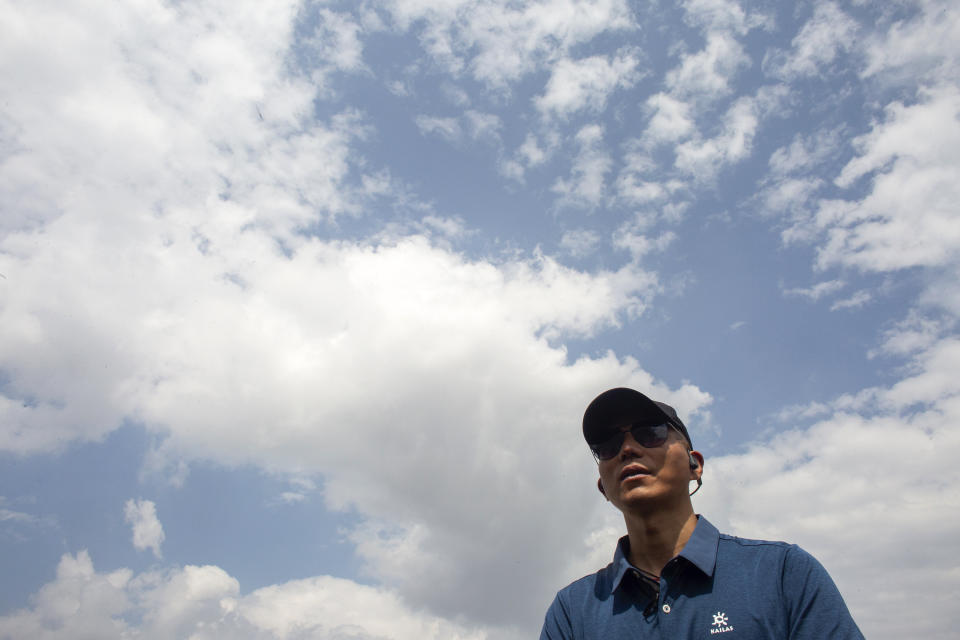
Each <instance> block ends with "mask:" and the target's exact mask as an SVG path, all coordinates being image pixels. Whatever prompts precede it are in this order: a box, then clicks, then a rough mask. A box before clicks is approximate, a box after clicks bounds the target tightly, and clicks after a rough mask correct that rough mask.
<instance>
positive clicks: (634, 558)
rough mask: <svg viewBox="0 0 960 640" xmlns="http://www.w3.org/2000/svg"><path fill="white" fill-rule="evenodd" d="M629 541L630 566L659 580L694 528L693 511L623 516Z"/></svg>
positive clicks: (695, 521)
mask: <svg viewBox="0 0 960 640" xmlns="http://www.w3.org/2000/svg"><path fill="white" fill-rule="evenodd" d="M624 519H625V520H626V523H627V535H628V536H629V538H630V557H629V560H630V563H631V564H632V565H633V566H635V567H637V568H638V569H642V570H644V571H648V572H650V573H652V574H654V575H657V576H659V575H660V571H661V569H663V567H664V565H666V564H667V562H669V561H670V559H671V558H673V557H674V556H676V555H677V554H678V553H680V551H681V550H682V549H683V547H684V546H685V545H686V544H687V540H689V539H690V536H691V535H693V530H694V528H695V527H696V526H697V516H696V515H695V514H694V513H693V509H692V508H691V509H689V510H683V511H672V512H657V513H646V514H643V515H637V514H625V516H624Z"/></svg>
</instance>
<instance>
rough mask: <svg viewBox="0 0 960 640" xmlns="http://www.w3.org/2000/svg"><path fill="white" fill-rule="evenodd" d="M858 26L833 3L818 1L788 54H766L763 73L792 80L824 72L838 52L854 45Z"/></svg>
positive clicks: (778, 52) (776, 52)
mask: <svg viewBox="0 0 960 640" xmlns="http://www.w3.org/2000/svg"><path fill="white" fill-rule="evenodd" d="M858 31H859V29H858V25H857V23H856V21H854V20H853V19H852V18H851V17H850V16H848V15H847V14H846V13H844V11H843V10H842V9H840V7H838V6H837V5H836V4H835V3H833V2H820V3H819V4H817V6H816V7H815V8H814V11H813V16H812V17H811V18H810V20H808V21H807V22H806V24H804V25H803V28H801V29H800V33H798V34H797V36H796V37H795V38H794V39H793V42H792V43H791V45H792V47H793V48H792V49H791V50H790V51H789V52H784V51H776V50H774V51H773V52H770V53H768V54H767V55H766V56H765V58H764V62H763V67H764V70H765V71H766V72H767V73H769V74H771V75H773V76H775V77H777V78H784V79H794V78H797V77H802V76H810V75H815V74H818V73H824V67H826V66H828V65H829V64H830V63H831V62H833V61H834V60H835V59H836V58H837V56H838V55H839V54H840V52H841V51H844V50H847V49H849V48H851V47H853V46H854V45H855V43H856V42H857V40H858Z"/></svg>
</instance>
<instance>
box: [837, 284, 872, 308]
mask: <svg viewBox="0 0 960 640" xmlns="http://www.w3.org/2000/svg"><path fill="white" fill-rule="evenodd" d="M871 300H873V294H872V293H870V292H869V291H866V290H862V289H861V290H860V291H856V292H854V293H853V295H851V296H850V297H849V298H844V299H843V300H837V301H836V302H834V303H833V304H832V305H830V311H837V310H839V309H859V308H860V307H862V306H863V305H865V304H867V303H868V302H870V301H871Z"/></svg>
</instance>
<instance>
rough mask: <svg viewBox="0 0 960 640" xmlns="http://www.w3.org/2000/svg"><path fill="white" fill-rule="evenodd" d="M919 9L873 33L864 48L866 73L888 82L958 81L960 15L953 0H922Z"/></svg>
mask: <svg viewBox="0 0 960 640" xmlns="http://www.w3.org/2000/svg"><path fill="white" fill-rule="evenodd" d="M914 6H915V7H916V8H917V11H916V12H915V13H914V14H913V15H912V16H910V17H909V18H906V19H901V20H896V21H894V22H893V23H892V24H890V25H889V28H888V29H887V31H885V32H878V33H873V34H871V35H870V37H869V38H867V40H866V43H865V46H864V49H865V53H866V56H867V66H866V68H865V69H864V71H863V74H864V76H866V77H869V78H872V79H877V80H880V81H881V82H884V83H890V84H900V83H904V82H906V83H909V84H910V85H915V84H916V83H917V81H918V80H919V81H920V83H921V84H955V83H956V77H957V65H958V63H960V47H958V46H957V43H958V42H960V15H958V14H957V12H956V11H955V10H954V6H953V4H952V3H951V2H950V0H922V1H921V2H917V3H915V5H914Z"/></svg>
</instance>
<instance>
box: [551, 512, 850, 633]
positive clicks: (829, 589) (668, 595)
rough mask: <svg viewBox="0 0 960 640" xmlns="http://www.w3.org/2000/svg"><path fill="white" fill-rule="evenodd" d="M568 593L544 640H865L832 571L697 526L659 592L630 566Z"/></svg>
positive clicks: (554, 607) (788, 549)
mask: <svg viewBox="0 0 960 640" xmlns="http://www.w3.org/2000/svg"><path fill="white" fill-rule="evenodd" d="M628 550H629V539H628V538H627V537H626V536H624V537H623V538H621V539H620V542H619V543H618V544H617V551H616V553H615V554H614V556H613V562H612V563H610V564H609V565H607V566H606V567H605V568H603V569H601V570H600V571H598V572H597V573H595V574H593V575H590V576H586V577H584V578H581V579H579V580H577V581H576V582H574V583H572V584H571V585H569V586H568V587H566V588H564V589H563V590H561V591H560V592H559V593H558V594H557V597H556V598H555V599H554V601H553V604H551V605H550V609H549V610H548V611H547V618H546V621H545V622H544V625H543V630H542V631H541V632H540V640H619V639H621V638H624V639H626V638H630V639H631V640H634V639H636V638H670V639H671V640H679V639H686V638H718V639H719V640H737V639H738V638H739V639H741V640H744V639H747V638H750V639H751V640H752V639H758V638H771V639H774V638H775V639H784V640H785V639H788V638H789V639H791V640H806V639H809V640H823V639H824V638H830V639H831V640H836V639H854V638H856V639H860V640H862V639H863V634H861V633H860V630H859V629H858V628H857V625H856V623H854V621H853V618H851V617H850V612H849V611H847V606H846V604H844V602H843V598H842V597H841V596H840V592H839V591H838V590H837V587H836V585H834V584H833V580H831V579H830V576H829V575H828V574H827V571H826V569H824V568H823V566H822V565H821V564H820V563H819V562H817V561H816V559H814V557H813V556H811V555H810V554H809V553H807V552H806V551H804V550H803V549H801V548H800V547H798V546H796V545H792V544H787V543H785V542H767V541H764V540H746V539H743V538H737V537H735V536H728V535H726V534H722V533H720V532H719V531H717V529H716V527H714V526H713V525H712V524H710V523H709V522H707V520H706V518H703V517H701V516H698V520H697V526H696V528H695V529H694V531H693V535H691V536H690V540H688V541H687V544H686V546H684V548H683V550H682V551H681V552H680V553H679V555H677V556H676V557H675V558H673V559H672V560H670V562H668V563H667V565H666V566H665V567H664V568H663V571H662V572H661V573H660V584H659V595H657V593H656V587H655V585H654V586H651V584H650V583H648V582H646V581H645V579H644V578H643V576H642V574H641V573H640V572H639V571H638V570H637V569H635V568H634V567H633V566H632V565H631V564H630V562H629V561H628V560H627V555H628V553H627V552H628Z"/></svg>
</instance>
